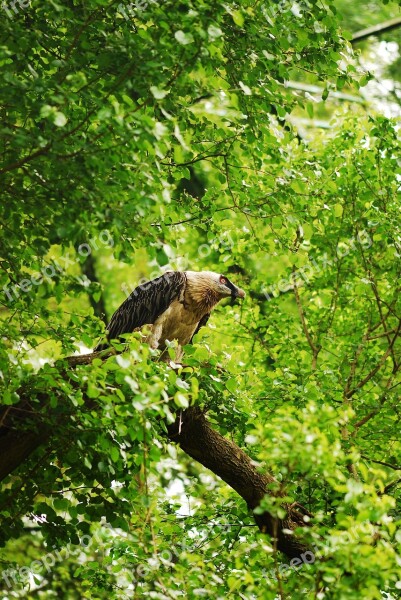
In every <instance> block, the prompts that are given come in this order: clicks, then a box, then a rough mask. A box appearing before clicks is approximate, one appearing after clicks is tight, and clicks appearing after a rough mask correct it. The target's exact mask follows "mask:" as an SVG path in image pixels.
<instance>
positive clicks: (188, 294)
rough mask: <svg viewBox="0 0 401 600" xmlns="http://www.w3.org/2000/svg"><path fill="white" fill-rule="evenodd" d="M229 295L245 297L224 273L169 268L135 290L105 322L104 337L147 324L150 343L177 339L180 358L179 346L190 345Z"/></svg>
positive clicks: (158, 345) (101, 346)
mask: <svg viewBox="0 0 401 600" xmlns="http://www.w3.org/2000/svg"><path fill="white" fill-rule="evenodd" d="M229 296H231V298H233V299H235V298H244V297H245V292H244V291H243V290H241V289H240V288H239V287H237V286H235V285H234V284H233V283H231V281H230V280H229V279H228V278H227V277H225V276H224V275H219V274H218V273H213V272H212V271H200V272H196V271H169V272H167V273H165V274H164V275H162V276H161V277H157V278H156V279H153V280H152V281H149V282H148V283H145V284H143V285H139V286H138V287H136V288H135V289H134V291H133V292H132V293H131V294H130V296H128V298H127V299H126V300H125V301H124V302H123V303H122V304H121V306H120V307H119V308H118V309H117V310H116V312H115V313H114V315H113V316H112V318H111V320H110V323H109V324H108V325H107V328H106V329H107V339H108V340H118V339H119V338H120V336H121V335H123V334H125V333H131V332H132V331H138V330H139V329H141V327H143V326H144V325H149V326H150V330H151V331H150V334H149V335H148V338H147V342H148V343H149V345H150V346H151V347H153V348H161V349H164V348H165V347H166V340H170V341H173V340H177V342H178V349H177V356H176V360H179V359H180V358H181V354H182V350H181V348H182V346H185V344H189V343H190V342H191V341H192V338H193V337H194V335H195V334H196V333H197V332H198V331H199V329H200V328H201V327H202V326H203V325H206V323H207V321H208V319H209V316H210V312H211V310H212V309H213V307H214V306H215V305H216V304H217V303H218V302H219V301H220V300H221V299H222V298H226V297H229ZM107 347H108V344H107V343H100V344H98V345H97V346H96V348H95V349H94V352H99V351H100V350H104V349H105V348H107Z"/></svg>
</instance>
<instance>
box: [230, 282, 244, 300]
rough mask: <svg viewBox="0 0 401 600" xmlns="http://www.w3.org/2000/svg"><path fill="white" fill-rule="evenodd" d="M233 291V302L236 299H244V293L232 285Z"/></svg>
mask: <svg viewBox="0 0 401 600" xmlns="http://www.w3.org/2000/svg"><path fill="white" fill-rule="evenodd" d="M233 288H234V289H233V290H232V292H231V298H232V299H233V300H235V299H236V298H245V292H244V290H241V288H239V287H237V286H236V285H233Z"/></svg>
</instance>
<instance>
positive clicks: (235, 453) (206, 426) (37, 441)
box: [0, 350, 308, 559]
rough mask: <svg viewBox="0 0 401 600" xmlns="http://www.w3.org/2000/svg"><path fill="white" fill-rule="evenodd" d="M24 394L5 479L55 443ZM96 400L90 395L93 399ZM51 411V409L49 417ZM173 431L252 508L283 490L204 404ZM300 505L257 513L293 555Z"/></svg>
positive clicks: (0, 436)
mask: <svg viewBox="0 0 401 600" xmlns="http://www.w3.org/2000/svg"><path fill="white" fill-rule="evenodd" d="M111 353H113V351H110V350H107V351H103V352H96V353H92V354H88V355H85V356H71V357H69V358H67V359H65V362H67V363H68V367H69V368H71V369H73V368H74V367H75V366H76V365H77V364H81V365H82V364H90V363H91V362H92V360H93V359H94V358H102V359H103V358H106V357H107V356H110V354H111ZM21 397H22V398H23V399H22V401H21V404H20V405H19V406H18V407H17V406H11V407H10V406H9V407H6V408H5V409H4V410H3V414H2V415H1V416H0V480H1V479H4V478H5V477H6V476H7V475H9V474H10V473H11V472H13V471H14V470H15V469H16V468H17V467H18V466H19V465H20V464H22V463H23V461H24V460H26V459H27V458H28V456H29V455H30V454H31V453H32V452H33V451H34V450H36V449H37V448H38V447H39V446H42V445H44V444H47V445H49V443H50V444H51V429H50V428H49V425H47V424H46V425H45V424H44V422H43V421H42V415H41V413H40V410H37V411H34V410H32V409H30V404H29V401H30V399H29V390H25V393H24V394H21ZM91 402H92V401H91V400H90V399H88V403H91ZM61 403H62V397H59V407H58V409H59V408H60V404H61ZM46 404H47V408H46V412H47V413H48V411H49V406H48V403H47V402H46V397H45V395H44V397H43V398H41V405H43V406H44V405H46ZM29 409H30V410H29ZM48 416H49V415H48V414H47V415H46V417H47V419H48ZM66 417H67V418H68V415H65V414H63V415H62V418H66ZM56 420H57V417H56ZM47 422H48V421H47ZM168 436H169V439H170V440H171V441H172V442H174V443H177V444H179V446H180V447H181V448H182V450H183V451H184V452H186V453H187V454H188V455H189V456H190V457H191V458H193V459H194V460H196V461H198V462H199V463H200V464H202V465H203V466H204V467H206V468H208V469H210V470H211V471H212V472H213V473H215V474H216V475H217V476H218V477H220V478H221V479H222V480H223V481H225V482H226V483H227V484H228V485H230V486H231V487H232V488H233V489H234V490H235V491H236V492H237V493H238V494H239V495H240V496H241V497H242V498H243V499H244V500H245V502H246V503H247V505H248V507H249V509H250V510H254V509H255V508H257V507H258V506H259V505H260V503H261V502H262V500H263V499H264V498H265V496H266V495H270V496H272V497H278V498H279V497H280V496H281V495H283V492H281V491H280V487H279V484H278V482H277V481H276V480H275V479H274V477H273V476H272V475H269V474H264V473H261V472H259V471H258V469H257V468H256V466H255V464H254V463H253V461H252V460H251V458H250V457H249V456H248V455H247V454H246V453H245V452H244V451H243V450H241V448H239V447H238V446H237V445H236V444H234V443H233V442H231V441H230V440H228V439H226V438H225V437H223V436H222V435H221V434H220V433H218V432H217V431H215V430H214V429H213V428H212V427H211V425H210V423H209V422H208V420H207V419H206V416H205V414H204V413H203V411H202V410H201V409H200V408H199V407H192V408H189V409H187V410H186V411H184V412H183V413H180V415H179V417H177V420H176V421H175V423H173V424H172V425H170V426H169V427H168ZM277 490H279V491H277ZM295 506H298V505H297V504H295V505H289V504H285V503H283V504H282V508H283V509H284V510H285V511H286V515H285V517H284V518H283V519H279V518H277V517H275V516H273V515H272V514H270V513H269V512H267V511H266V512H263V513H262V514H254V518H255V522H256V524H257V525H258V527H259V529H260V531H261V532H263V533H268V534H269V535H270V536H272V538H273V545H274V548H275V549H276V550H280V551H282V552H284V553H285V554H286V555H287V556H288V557H289V558H291V559H292V558H299V557H301V555H302V554H303V553H305V552H307V551H308V547H307V546H306V545H305V544H304V543H303V542H302V541H300V539H299V538H297V537H296V536H295V535H294V534H293V533H292V532H293V531H294V530H295V529H296V528H297V527H304V526H305V525H306V523H305V520H304V516H303V514H301V512H299V511H297V510H296V509H295Z"/></svg>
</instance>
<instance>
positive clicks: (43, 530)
mask: <svg viewBox="0 0 401 600" xmlns="http://www.w3.org/2000/svg"><path fill="white" fill-rule="evenodd" d="M338 5H339V3H338V2H335V3H334V2H331V1H330V2H327V3H325V5H324V7H323V5H322V4H321V3H318V2H315V1H314V0H310V1H305V2H299V3H293V2H286V1H283V2H280V3H273V2H270V3H269V2H266V3H264V4H260V3H257V2H254V1H250V0H249V1H248V0H244V1H243V2H240V3H236V2H226V3H213V4H212V3H211V2H209V1H208V0H201V1H199V2H192V1H191V0H186V1H185V2H179V3H177V2H173V1H172V0H163V1H161V2H159V3H157V2H155V1H152V2H142V3H140V6H139V3H137V8H135V6H133V5H131V7H129V6H128V5H127V6H125V5H123V4H118V3H117V2H105V1H104V0H91V1H90V2H86V3H83V2H80V1H78V0H77V1H75V0H74V1H67V2H64V3H58V2H51V3H50V4H49V3H47V4H46V3H39V2H37V1H36V0H34V1H33V2H32V4H31V5H30V6H29V7H26V8H22V7H21V6H20V7H19V9H18V11H17V13H15V14H14V15H13V18H10V17H9V15H8V14H7V13H6V14H5V16H3V18H2V19H1V25H0V27H1V45H0V46H1V47H0V52H1V56H0V60H1V75H0V77H1V78H2V82H1V90H2V91H1V94H2V102H1V108H0V110H1V116H2V119H1V125H0V127H1V139H2V144H1V153H2V164H3V167H2V168H1V169H0V173H1V175H2V179H3V181H2V189H3V202H2V204H1V205H0V222H1V225H2V235H1V237H0V248H1V258H0V261H1V262H0V266H1V270H0V302H1V313H0V317H1V320H0V327H1V336H2V340H3V344H2V346H1V347H0V378H1V379H0V380H1V384H2V387H3V390H2V394H3V396H2V397H3V404H4V406H5V407H10V406H17V407H18V403H19V401H20V399H21V398H27V397H28V398H29V405H28V408H27V411H28V414H27V416H26V419H25V420H22V423H23V425H22V426H23V427H24V428H25V429H26V430H28V431H32V430H35V428H37V427H39V425H38V420H37V419H35V415H36V413H37V412H40V413H41V419H40V427H42V428H43V431H46V432H48V431H50V432H51V437H50V442H49V443H48V444H46V445H45V446H43V447H41V448H39V449H38V450H36V451H35V453H34V454H33V455H31V456H30V457H29V458H28V459H26V460H25V461H24V462H23V464H22V465H21V466H20V467H19V469H18V470H16V471H15V472H14V473H13V474H12V475H11V476H9V477H8V478H7V479H6V480H5V482H4V485H3V490H2V494H1V501H0V509H1V514H2V527H1V530H0V541H1V544H2V547H3V552H2V559H1V561H2V565H3V566H4V568H5V574H3V579H2V580H1V586H2V588H3V593H4V597H5V598H14V597H26V598H33V597H39V598H53V597H60V598H68V599H74V598H77V599H80V598H118V597H127V598H133V597H135V598H136V597H138V598H139V597H151V598H180V597H182V598H186V597H188V598H195V597H199V596H201V597H202V596H203V597H210V598H225V597H229V598H230V597H232V598H234V597H241V598H244V599H249V600H251V599H254V598H263V599H265V598H266V599H271V600H273V599H275V598H277V597H282V598H286V597H288V598H294V599H295V600H297V599H298V598H304V597H307V598H309V597H310V598H312V597H315V598H334V599H339V600H342V599H354V598H355V599H359V598H372V599H375V598H391V599H392V598H397V597H399V589H400V587H401V582H400V577H399V564H400V544H401V535H400V529H399V503H400V492H399V481H398V480H397V472H399V469H400V468H401V446H400V441H399V407H398V389H399V384H400V378H399V365H400V359H401V356H400V350H401V347H400V341H399V332H400V319H401V304H400V293H399V291H400V290H399V283H398V282H399V279H400V275H401V272H400V271H401V267H400V260H399V259H400V244H401V242H400V240H401V225H400V219H399V209H400V198H399V181H400V179H401V169H400V164H399V158H398V157H399V154H400V150H401V148H400V145H401V141H400V136H399V128H398V125H397V124H396V123H395V122H394V121H392V120H391V119H387V118H385V117H384V116H382V115H380V114H374V113H373V111H370V114H367V113H366V112H365V108H364V107H363V106H359V105H358V107H357V108H355V107H353V108H349V107H348V105H347V106H346V108H345V109H344V108H343V109H338V108H337V106H336V104H335V102H334V101H333V103H332V104H330V103H331V101H332V94H331V92H332V91H335V90H337V91H338V90H342V91H346V90H350V91H351V92H352V93H353V94H357V93H358V88H359V86H362V85H364V84H365V83H366V82H367V79H368V78H369V76H368V75H367V74H366V73H363V72H360V71H359V69H357V68H356V67H355V57H354V56H353V53H352V50H351V48H350V46H349V44H348V42H347V41H346V40H347V39H348V38H349V36H347V35H346V34H345V35H343V34H342V33H341V30H340V29H339V21H338V19H339V18H340V17H339V15H338V10H337V9H338V8H341V7H339V6H338ZM9 9H10V10H11V8H10V6H9ZM2 10H5V9H4V8H3V9H2ZM383 16H387V13H383ZM390 16H392V13H391V15H390ZM356 24H357V23H356V21H355V19H354V20H352V21H351V25H352V27H350V28H351V29H354V25H356ZM347 28H348V27H347ZM290 80H292V81H306V82H308V83H310V84H311V83H314V84H316V83H318V84H319V85H320V86H321V87H322V90H323V98H322V100H324V101H326V104H325V105H324V106H325V108H323V109H322V107H321V105H320V106H317V105H316V104H314V103H312V102H311V101H310V100H308V98H307V96H306V95H303V94H301V93H299V92H298V91H296V90H294V89H292V88H290V87H288V86H287V83H288V81H290ZM320 110H327V111H328V112H330V115H331V116H332V117H333V127H332V129H331V130H330V131H329V132H325V134H324V136H323V135H316V136H315V137H314V138H313V140H311V141H309V142H306V141H305V140H302V139H299V136H298V137H297V132H296V131H295V130H294V128H293V126H292V125H291V124H290V120H289V119H288V117H289V115H292V114H298V115H300V114H305V115H309V118H313V117H314V115H316V114H317V113H318V111H320ZM305 111H306V112H305ZM89 255H90V256H91V257H93V259H94V262H95V271H96V273H95V275H96V277H92V278H90V277H89V276H88V275H87V272H88V271H87V266H88V256H89ZM171 268H174V269H186V268H190V269H193V270H202V269H208V270H215V271H218V272H224V273H228V274H230V277H231V278H232V279H233V281H235V282H236V283H238V284H239V285H241V287H243V288H244V289H246V291H247V298H246V300H245V301H244V302H243V303H242V304H241V305H239V304H234V305H232V304H229V303H228V302H227V303H221V304H220V305H219V307H218V308H217V309H216V310H215V311H214V313H213V315H212V318H211V320H210V324H209V325H208V326H207V327H206V328H204V329H202V330H201V332H200V333H199V334H198V335H197V337H196V340H195V344H194V345H193V346H190V347H188V348H186V352H185V358H184V366H183V367H179V368H177V369H172V368H171V367H170V366H169V365H167V364H166V363H165V362H163V361H160V360H158V359H159V354H158V352H157V351H153V350H151V349H150V348H149V347H148V346H147V345H146V344H145V343H144V340H143V336H142V335H141V334H140V333H138V334H133V335H132V336H130V337H129V341H128V347H127V348H126V347H123V346H121V347H120V348H119V349H120V350H122V352H121V353H120V354H118V355H114V356H111V357H109V358H107V359H106V360H104V361H102V360H100V359H96V360H95V361H94V362H93V363H92V364H91V365H89V366H88V365H78V366H77V367H75V368H74V369H68V368H67V364H66V362H65V360H63V358H65V357H66V356H69V355H72V354H73V353H74V352H77V351H79V352H85V350H86V349H90V348H91V347H93V345H94V344H95V342H96V341H97V339H98V338H99V336H100V335H101V333H102V331H103V329H104V325H103V323H102V322H101V321H100V319H99V317H98V315H96V314H95V313H94V309H93V304H92V303H91V299H92V300H95V301H99V299H100V296H101V294H102V297H103V296H104V298H105V305H106V309H107V311H108V313H109V314H111V313H112V312H113V311H114V309H115V308H116V307H117V306H118V305H119V304H120V303H121V301H122V300H123V299H124V297H125V294H127V292H128V293H129V292H130V291H131V289H132V288H133V287H134V286H135V285H136V284H138V283H139V282H141V281H142V280H143V279H147V278H152V277H156V276H157V275H159V274H160V272H161V271H163V270H166V269H171ZM3 286H4V287H3ZM171 351H172V354H173V348H172V349H171ZM44 397H46V399H47V400H46V402H48V405H47V406H46V407H45V409H43V398H44ZM88 399H89V400H88ZM193 405H199V406H202V407H203V408H204V409H205V410H206V411H207V414H208V418H209V420H210V422H211V423H212V424H213V427H215V428H217V429H218V430H219V431H220V432H221V433H222V434H223V435H225V436H227V437H229V438H230V439H232V440H233V441H234V442H235V443H237V444H238V445H239V446H240V447H241V448H243V449H244V450H245V451H246V452H247V453H248V454H249V455H250V456H251V457H252V459H253V460H255V461H256V462H257V464H258V465H260V469H261V470H262V471H264V472H269V473H271V474H273V475H274V477H276V479H277V484H276V488H277V489H278V490H279V491H280V492H282V493H283V494H284V495H285V497H286V499H287V501H288V502H290V503H292V502H298V503H300V504H301V505H303V506H305V507H306V509H307V511H309V512H310V513H311V514H313V517H306V522H308V523H309V524H310V525H312V526H311V527H308V528H306V527H305V528H303V529H302V531H300V532H297V533H299V535H301V536H302V537H303V538H304V539H306V540H307V541H308V542H309V543H310V546H311V548H313V553H314V560H313V561H307V560H306V561H305V564H302V565H295V566H294V565H293V564H291V565H290V564H287V563H289V560H288V559H286V558H285V557H283V556H280V555H278V554H277V552H276V550H275V547H274V541H273V540H271V539H269V538H268V537H267V536H264V535H262V534H261V533H259V531H258V529H257V527H256V526H255V522H254V520H253V515H252V514H251V513H249V511H248V510H247V507H246V506H245V503H244V502H243V501H242V500H241V499H240V498H239V497H238V496H237V495H236V494H235V493H234V492H233V491H232V490H230V488H229V487H228V486H226V485H225V484H223V483H222V482H221V481H219V480H218V479H217V478H216V477H215V476H214V475H213V474H211V473H209V472H206V470H205V469H203V468H201V467H200V465H199V464H197V463H196V462H195V461H193V460H192V459H189V457H186V456H185V455H184V454H183V453H182V452H181V451H179V450H178V449H177V447H176V446H175V445H174V444H172V443H169V442H168V441H167V436H166V426H167V425H168V424H169V423H171V422H173V421H174V419H175V416H176V414H177V413H179V412H180V411H181V410H184V409H185V408H187V407H188V406H193ZM266 508H267V509H269V510H270V511H271V512H273V513H275V514H279V515H281V514H283V508H282V500H277V499H272V498H271V497H270V496H266V499H265V501H264V502H263V503H262V505H261V507H260V509H257V510H263V509H266ZM32 561H36V565H35V564H34V563H33V562H32ZM309 562H310V564H308V563H309ZM23 567H25V570H24V569H23ZM7 573H8V575H7ZM30 573H32V575H30ZM7 577H8V579H7Z"/></svg>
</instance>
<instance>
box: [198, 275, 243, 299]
mask: <svg viewBox="0 0 401 600" xmlns="http://www.w3.org/2000/svg"><path fill="white" fill-rule="evenodd" d="M187 274H188V275H190V278H191V280H192V281H194V283H195V285H196V286H199V287H200V288H202V289H204V290H205V291H206V290H209V291H210V292H212V293H213V294H214V296H215V297H216V300H221V299H222V298H227V297H229V296H231V298H233V299H235V298H245V292H244V290H242V289H241V288H239V287H237V286H236V285H234V284H233V283H232V282H231V281H230V280H229V279H228V277H226V276H225V275H221V274H219V273H214V272H213V271H200V272H198V273H194V272H193V271H189V272H187Z"/></svg>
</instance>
